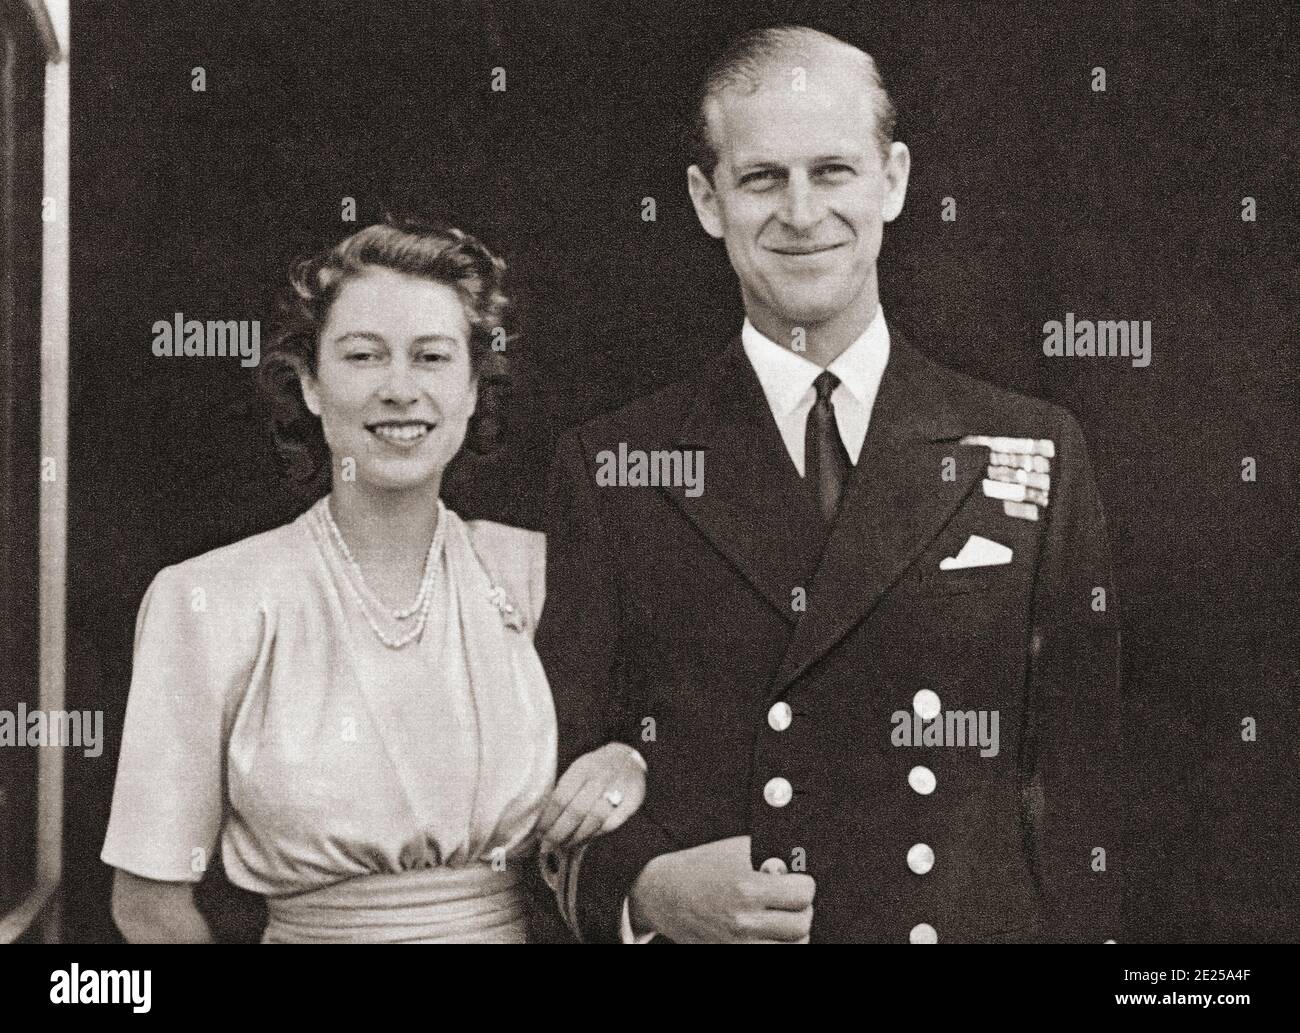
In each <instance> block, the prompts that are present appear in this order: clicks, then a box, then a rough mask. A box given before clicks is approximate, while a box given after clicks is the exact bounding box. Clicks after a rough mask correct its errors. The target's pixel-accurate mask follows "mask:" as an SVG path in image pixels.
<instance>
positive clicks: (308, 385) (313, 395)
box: [298, 368, 320, 419]
mask: <svg viewBox="0 0 1300 1033" xmlns="http://www.w3.org/2000/svg"><path fill="white" fill-rule="evenodd" d="M298 383H299V384H300V385H302V400H303V402H304V403H305V404H306V406H307V409H308V410H309V411H310V412H311V414H312V415H313V416H315V417H317V418H318V419H319V417H320V385H319V384H317V383H316V378H315V377H314V376H313V375H312V373H311V371H310V370H308V369H305V368H303V369H299V370H298Z"/></svg>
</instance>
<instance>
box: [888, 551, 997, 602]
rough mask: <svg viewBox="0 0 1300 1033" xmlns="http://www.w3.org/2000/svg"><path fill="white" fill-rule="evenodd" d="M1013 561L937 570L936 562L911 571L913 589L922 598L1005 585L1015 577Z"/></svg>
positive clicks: (982, 590)
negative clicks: (959, 568)
mask: <svg viewBox="0 0 1300 1033" xmlns="http://www.w3.org/2000/svg"><path fill="white" fill-rule="evenodd" d="M1016 574H1017V572H1016V570H1015V560H1014V559H1013V560H1012V562H1011V563H1001V564H996V565H990V566H985V567H965V568H963V569H961V570H940V569H939V565H938V561H937V560H936V561H935V564H934V566H933V567H929V566H926V567H925V568H923V569H921V570H919V571H917V572H915V574H914V585H913V591H914V593H915V594H916V595H918V596H922V597H927V598H928V597H933V596H949V595H970V594H972V593H975V592H991V591H994V590H995V589H999V588H1007V587H1009V586H1011V585H1012V584H1013V583H1014V582H1015V580H1016Z"/></svg>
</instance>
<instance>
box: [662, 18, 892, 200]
mask: <svg viewBox="0 0 1300 1033" xmlns="http://www.w3.org/2000/svg"><path fill="white" fill-rule="evenodd" d="M827 43H831V44H836V45H838V46H841V47H847V48H848V49H850V50H852V51H853V52H854V53H856V54H858V55H860V56H861V61H862V71H863V80H864V84H865V85H866V86H867V87H868V89H870V91H871V95H872V107H873V108H874V109H875V116H876V118H875V126H874V132H875V136H876V142H877V144H878V145H879V146H880V151H881V155H882V157H887V156H888V154H889V145H890V144H891V143H893V142H894V123H895V121H896V120H897V117H898V116H897V112H896V111H895V110H894V103H893V101H892V100H890V98H889V91H888V90H886V89H885V80H884V78H883V77H882V76H881V74H880V69H879V68H877V67H876V62H875V59H874V58H872V56H871V55H870V54H868V53H867V52H866V51H865V50H862V49H860V48H858V47H855V46H853V45H852V44H851V43H845V42H844V40H842V39H838V38H836V37H835V36H832V35H830V33H827V32H820V31H818V30H817V29H810V28H808V27H807V26H804V25H776V26H771V27H768V28H762V29H751V30H749V31H748V32H745V33H743V34H741V35H740V36H737V37H736V38H735V39H733V40H732V41H731V42H730V43H729V44H728V45H727V47H726V49H725V50H723V52H722V53H721V54H719V55H718V57H717V58H716V59H715V60H714V61H713V62H712V63H711V64H710V65H709V67H708V68H707V69H706V70H705V72H704V76H703V78H702V79H701V80H700V84H699V87H698V88H697V90H696V92H695V103H694V105H693V106H692V109H691V123H690V128H689V133H688V138H687V147H688V149H689V153H690V162H691V164H693V165H698V166H699V167H700V170H701V171H702V172H703V173H704V174H705V175H706V176H708V178H709V179H710V180H712V179H713V170H714V169H715V168H716V167H717V164H718V152H717V148H716V147H715V146H714V144H713V140H712V138H711V137H710V136H709V120H708V105H709V103H710V102H711V101H713V100H714V99H716V98H717V97H718V96H719V95H720V94H721V93H723V92H724V91H725V90H741V91H744V92H753V91H754V90H756V89H758V86H759V82H760V80H761V78H762V76H763V73H764V72H765V71H766V70H767V69H768V68H769V67H770V66H771V64H772V60H773V59H774V58H778V57H782V56H786V55H790V56H793V55H796V54H803V53H805V52H806V51H807V49H808V48H809V47H810V46H814V45H818V44H823V45H824V44H827Z"/></svg>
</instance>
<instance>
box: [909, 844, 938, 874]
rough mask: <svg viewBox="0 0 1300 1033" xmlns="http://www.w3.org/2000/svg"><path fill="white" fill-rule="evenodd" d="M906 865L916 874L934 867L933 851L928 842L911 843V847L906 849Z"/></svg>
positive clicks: (923, 872)
mask: <svg viewBox="0 0 1300 1033" xmlns="http://www.w3.org/2000/svg"><path fill="white" fill-rule="evenodd" d="M907 867H909V868H911V869H912V871H914V872H916V874H917V875H924V874H925V873H926V872H928V871H929V870H930V869H931V868H933V867H934V851H933V850H932V849H930V846H929V844H927V843H913V844H912V847H911V849H910V850H908V851H907Z"/></svg>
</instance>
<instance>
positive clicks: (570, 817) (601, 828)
mask: <svg viewBox="0 0 1300 1033" xmlns="http://www.w3.org/2000/svg"><path fill="white" fill-rule="evenodd" d="M644 765H645V762H644V761H643V760H642V759H641V755H640V754H639V753H637V751H636V750H634V749H632V747H631V746H628V745H626V744H624V743H621V742H611V743H607V744H606V745H604V746H602V747H600V749H598V750H592V751H591V752H590V753H584V754H583V755H582V756H581V757H579V758H578V759H577V760H575V761H574V762H573V763H572V764H570V765H569V770H568V771H566V772H565V773H564V774H563V775H561V776H560V780H559V781H558V782H557V783H556V784H555V790H554V791H553V792H552V793H551V798H550V799H549V800H548V801H547V802H546V806H545V807H544V808H543V809H542V816H541V818H540V819H539V820H538V822H537V831H538V832H539V833H541V836H542V850H543V851H546V850H553V849H556V848H563V849H571V848H572V847H575V846H578V845H579V844H581V843H585V842H586V841H587V840H589V839H591V838H592V837H593V836H597V835H602V834H603V833H606V832H613V831H614V830H615V829H616V828H618V827H619V826H620V825H622V824H623V822H625V821H627V819H628V818H630V817H631V816H632V815H633V814H635V813H636V810H637V808H638V807H640V806H641V802H642V801H643V800H644V799H645V774H646V773H645V766H644Z"/></svg>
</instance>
